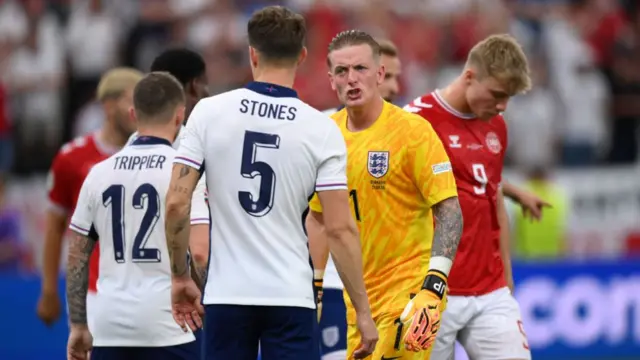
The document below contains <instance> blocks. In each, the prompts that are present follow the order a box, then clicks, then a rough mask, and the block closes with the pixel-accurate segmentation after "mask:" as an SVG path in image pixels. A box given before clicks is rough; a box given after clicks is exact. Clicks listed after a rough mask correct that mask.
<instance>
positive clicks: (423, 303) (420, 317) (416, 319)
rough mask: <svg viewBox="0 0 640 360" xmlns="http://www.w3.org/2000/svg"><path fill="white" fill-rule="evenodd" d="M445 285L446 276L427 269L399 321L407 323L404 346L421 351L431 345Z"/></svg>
mask: <svg viewBox="0 0 640 360" xmlns="http://www.w3.org/2000/svg"><path fill="white" fill-rule="evenodd" d="M446 286H447V278H446V276H444V274H442V273H440V272H437V271H429V272H428V273H427V277H426V278H425V281H424V284H423V286H422V290H420V292H418V293H417V294H416V296H414V297H413V299H411V300H409V303H408V304H407V306H406V307H405V308H404V311H403V312H402V315H400V321H402V323H403V324H405V325H407V330H406V333H405V336H404V344H405V348H406V349H407V350H409V351H414V352H417V351H423V350H427V349H428V348H429V347H431V346H432V345H433V343H434V341H435V339H436V334H437V333H438V330H439V329H440V303H441V302H442V297H443V296H444V292H445V289H446Z"/></svg>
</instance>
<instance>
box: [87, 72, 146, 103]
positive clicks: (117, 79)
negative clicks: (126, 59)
mask: <svg viewBox="0 0 640 360" xmlns="http://www.w3.org/2000/svg"><path fill="white" fill-rule="evenodd" d="M143 76H144V74H143V73H142V72H140V71H138V70H136V69H133V68H128V67H118V68H114V69H111V70H109V71H107V72H106V73H104V74H103V75H102V78H100V83H99V84H98V90H97V91H96V97H97V98H98V100H99V101H105V100H107V99H117V98H119V97H120V96H122V94H123V93H124V92H125V91H127V90H128V89H133V87H134V86H136V84H137V83H138V82H139V81H140V80H141V79H142V77H143Z"/></svg>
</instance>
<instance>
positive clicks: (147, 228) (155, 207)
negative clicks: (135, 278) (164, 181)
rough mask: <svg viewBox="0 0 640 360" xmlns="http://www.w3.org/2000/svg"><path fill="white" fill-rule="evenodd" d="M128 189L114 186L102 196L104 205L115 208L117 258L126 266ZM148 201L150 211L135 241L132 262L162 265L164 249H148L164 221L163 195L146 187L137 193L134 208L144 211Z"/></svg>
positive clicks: (115, 253)
mask: <svg viewBox="0 0 640 360" xmlns="http://www.w3.org/2000/svg"><path fill="white" fill-rule="evenodd" d="M124 196H125V191H124V186H122V185H111V186H109V188H108V189H107V190H105V192H103V193H102V205H104V206H105V207H109V206H111V232H112V233H113V255H114V257H115V259H116V262H117V263H124V262H125V258H124V249H125V235H124V224H125V220H124V219H125V218H124V215H125V209H124V203H125V201H124ZM145 200H146V201H147V209H146V210H145V212H144V216H143V217H142V222H141V223H140V227H139V230H138V233H137V234H136V237H135V239H134V241H133V249H132V254H131V259H132V261H133V262H160V250H158V249H150V248H145V247H144V246H145V245H146V243H147V240H149V236H150V235H151V232H152V231H153V228H154V227H155V226H156V223H157V222H158V219H159V218H160V195H158V191H157V190H156V188H154V187H153V185H151V184H142V185H140V187H139V188H138V189H137V190H136V191H135V192H134V193H133V208H134V209H136V210H142V209H144V201H145Z"/></svg>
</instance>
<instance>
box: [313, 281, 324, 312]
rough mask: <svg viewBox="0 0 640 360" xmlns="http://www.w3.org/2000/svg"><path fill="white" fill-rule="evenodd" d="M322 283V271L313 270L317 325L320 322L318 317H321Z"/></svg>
mask: <svg viewBox="0 0 640 360" xmlns="http://www.w3.org/2000/svg"><path fill="white" fill-rule="evenodd" d="M323 283H324V271H323V270H313V292H314V293H315V294H316V307H317V311H318V323H319V322H320V317H321V316H322V295H323V293H324V290H323V288H322V285H323Z"/></svg>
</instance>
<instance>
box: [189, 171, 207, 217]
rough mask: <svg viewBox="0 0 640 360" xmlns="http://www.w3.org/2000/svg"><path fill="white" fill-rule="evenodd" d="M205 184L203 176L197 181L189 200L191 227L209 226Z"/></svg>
mask: <svg viewBox="0 0 640 360" xmlns="http://www.w3.org/2000/svg"><path fill="white" fill-rule="evenodd" d="M206 197H207V182H206V180H205V176H204V174H203V175H202V177H200V180H198V184H196V188H195V190H194V191H193V197H192V199H191V225H199V224H205V225H206V224H209V206H207V201H206Z"/></svg>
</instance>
